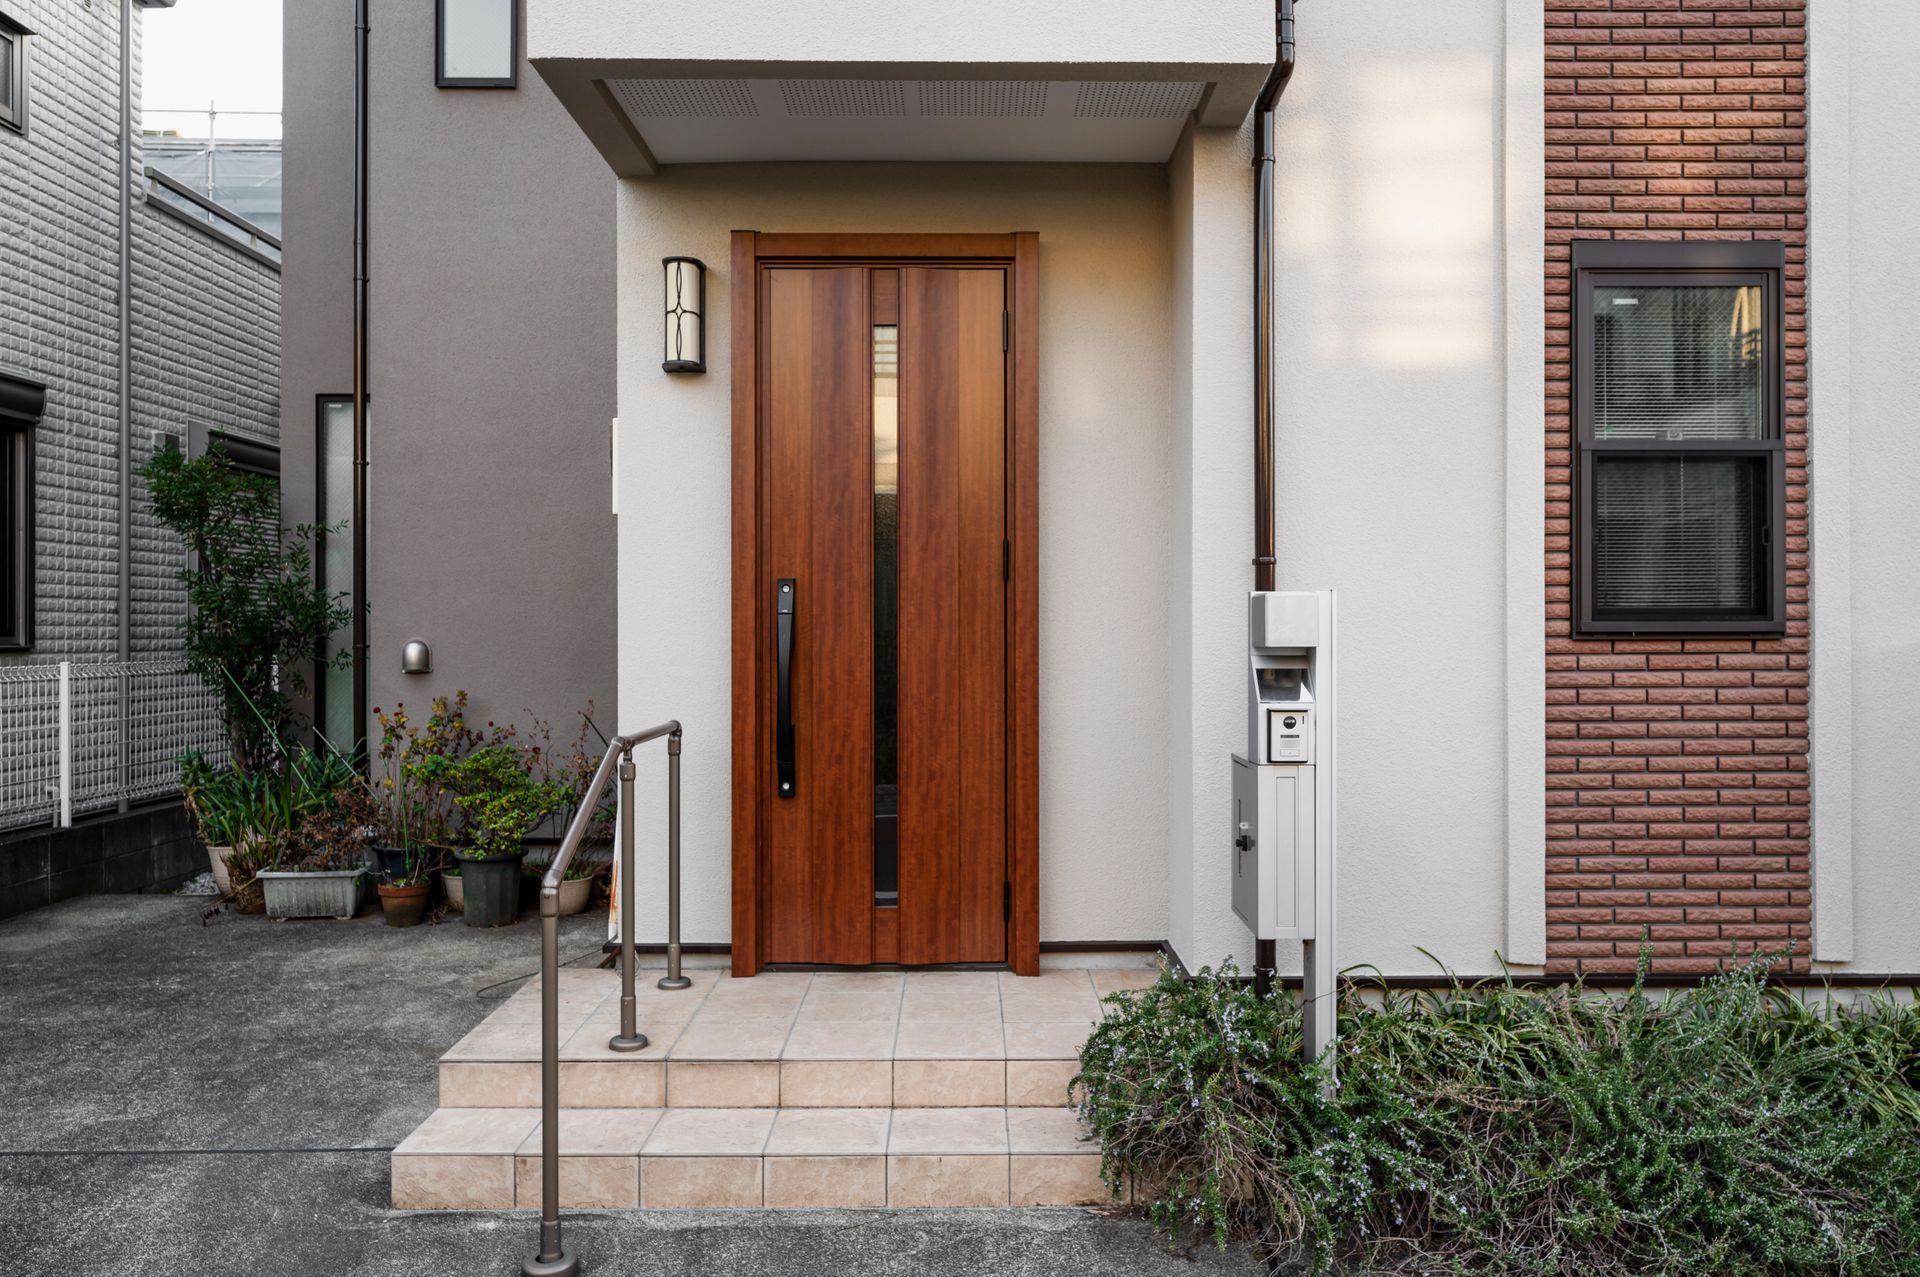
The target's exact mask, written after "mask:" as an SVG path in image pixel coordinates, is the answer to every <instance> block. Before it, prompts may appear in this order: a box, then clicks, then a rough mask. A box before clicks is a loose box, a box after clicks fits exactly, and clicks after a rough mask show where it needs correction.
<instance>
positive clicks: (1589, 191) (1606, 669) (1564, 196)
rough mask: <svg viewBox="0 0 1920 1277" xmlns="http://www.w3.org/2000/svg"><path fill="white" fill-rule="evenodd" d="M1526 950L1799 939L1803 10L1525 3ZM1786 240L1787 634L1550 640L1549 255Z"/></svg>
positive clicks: (1567, 604) (1725, 1)
mask: <svg viewBox="0 0 1920 1277" xmlns="http://www.w3.org/2000/svg"><path fill="white" fill-rule="evenodd" d="M1546 18H1547V53H1546V56H1547V66H1546V93H1547V100H1546V112H1547V118H1546V159H1547V545H1546V570H1547V617H1546V635H1547V720H1548V721H1547V738H1548V739H1547V755H1548V757H1547V773H1548V774H1547V787H1548V805H1549V810H1548V827H1547V838H1548V842H1547V952H1548V965H1549V968H1550V969H1551V970H1554V971H1559V972H1566V971H1573V970H1583V971H1590V972H1601V971H1622V970H1630V969H1631V968H1632V966H1633V963H1634V960H1635V956H1636V954H1637V952H1638V950H1639V946H1640V943H1641V937H1642V933H1643V931H1645V932H1647V933H1649V934H1650V935H1651V938H1652V942H1653V946H1654V953H1655V960H1656V967H1657V969H1659V970H1663V971H1667V972H1671V973H1681V972H1691V971H1701V970H1710V969H1712V968H1713V967H1715V966H1717V965H1720V964H1721V963H1723V962H1725V961H1726V960H1727V958H1728V957H1729V955H1730V954H1731V953H1732V952H1733V950H1734V949H1735V947H1736V946H1737V947H1738V949H1739V951H1740V952H1741V953H1743V954H1744V953H1746V952H1748V951H1750V950H1751V949H1752V947H1753V946H1754V945H1755V944H1758V945H1760V946H1761V947H1762V948H1763V949H1770V950H1771V949H1779V948H1781V947H1783V946H1784V945H1785V944H1786V943H1787V942H1788V941H1789V940H1794V941H1796V942H1797V944H1796V948H1797V953H1796V956H1795V960H1794V966H1795V967H1796V968H1799V969H1805V967H1806V965H1807V964H1806V950H1807V937H1808V936H1809V934H1810V917H1811V910H1810V894H1809V886H1810V882H1809V873H1808V821H1809V819H1810V813H1809V802H1808V777H1807V652H1808V638H1807V586H1808V574H1807V520H1806V494H1807V489H1806V464H1807V456H1806V444H1807V417H1806V226H1807V217H1806V207H1807V205H1806V81H1805V78H1804V75H1805V53H1806V48H1805V45H1806V31H1805V3H1804V0H1546ZM1577 239H1668V240H1674V239H1777V240H1781V241H1783V242H1784V244H1785V245H1786V261H1787V270H1786V297H1785V302H1786V413H1785V429H1786V445H1787V463H1786V466H1787V530H1786V535H1787V616H1788V626H1787V635H1786V637H1785V638H1783V639H1756V640H1746V639H1739V638H1732V639H1729V638H1725V637H1719V638H1713V639H1689V640H1657V641H1644V640H1627V639H1601V640H1592V639H1575V638H1573V637H1571V624H1570V618H1571V615H1572V599H1571V590H1570V583H1571V553H1572V538H1571V531H1572V529H1571V513H1572V512H1571V500H1572V471H1571V461H1572V455H1573V454H1572V439H1571V416H1570V402H1569V393H1570V387H1569V383H1568V377H1569V361H1568V353H1569V349H1570V345H1569V343H1570V341H1571V331H1570V315H1571V312H1570V291H1571V277H1570V269H1569V257H1570V250H1569V248H1568V244H1569V243H1570V242H1571V241H1573V240H1577Z"/></svg>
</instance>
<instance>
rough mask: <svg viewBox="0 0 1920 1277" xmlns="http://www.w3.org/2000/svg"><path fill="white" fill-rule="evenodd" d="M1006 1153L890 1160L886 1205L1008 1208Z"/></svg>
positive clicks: (888, 1164) (919, 1155) (929, 1156)
mask: <svg viewBox="0 0 1920 1277" xmlns="http://www.w3.org/2000/svg"><path fill="white" fill-rule="evenodd" d="M1006 1204H1007V1158H1006V1155H1005V1154H986V1155H981V1154H970V1155H962V1156H953V1155H945V1154H930V1155H929V1154H914V1155H908V1156H904V1157H902V1156H894V1157H889V1158H887V1205H888V1206H892V1207H903V1208H911V1207H938V1206H1005V1205H1006Z"/></svg>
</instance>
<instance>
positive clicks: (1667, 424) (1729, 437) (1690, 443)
mask: <svg viewBox="0 0 1920 1277" xmlns="http://www.w3.org/2000/svg"><path fill="white" fill-rule="evenodd" d="M1573 266H1574V275H1575V306H1574V325H1575V328H1574V341H1575V349H1574V381H1575V387H1574V390H1575V396H1574V412H1575V418H1576V420H1575V425H1576V432H1575V439H1576V446H1577V450H1578V457H1577V460H1578V467H1577V475H1576V487H1577V493H1576V506H1575V511H1574V516H1575V517H1574V522H1575V528H1576V531H1577V534H1578V540H1577V542H1576V546H1575V558H1576V564H1577V571H1576V574H1575V586H1574V589H1575V604H1576V611H1575V623H1576V627H1577V628H1578V629H1579V630H1581V631H1583V632H1588V633H1602V634H1604V633H1633V632H1640V631H1645V632H1652V633H1686V632H1690V631H1699V632H1712V633H1727V632H1769V633H1777V632H1779V631H1780V630H1782V629H1784V628H1785V612H1784V607H1783V601H1782V600H1783V595H1784V592H1785V580H1784V576H1785V558H1784V554H1783V547H1782V544H1781V541H1782V537H1781V536H1780V534H1779V533H1780V529H1781V526H1782V524H1783V523H1784V521H1785V517H1786V515H1785V504H1784V490H1785V478H1786V476H1785V445H1784V442H1783V440H1782V431H1781V428H1780V427H1781V422H1780V413H1781V405H1782V400H1783V385H1782V380H1781V379H1782V371H1781V369H1782V354H1781V350H1780V348H1779V343H1780V316H1779V305H1780V301H1779V299H1780V291H1781V280H1782V277H1783V272H1784V250H1783V248H1782V246H1781V245H1780V244H1778V243H1763V242H1758V241H1754V242H1746V243H1738V244H1734V243H1711V242H1700V243H1687V242H1680V243H1651V244H1649V243H1635V242H1627V241H1617V242H1615V241H1584V242H1577V243H1575V244H1574V245H1573Z"/></svg>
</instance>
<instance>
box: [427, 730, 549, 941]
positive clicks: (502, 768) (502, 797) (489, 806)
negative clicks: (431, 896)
mask: <svg viewBox="0 0 1920 1277" xmlns="http://www.w3.org/2000/svg"><path fill="white" fill-rule="evenodd" d="M533 765H534V760H532V759H531V758H529V756H528V755H527V754H526V753H524V752H523V751H522V750H520V749H519V748H518V747H517V746H515V745H512V744H509V743H505V742H501V743H497V744H489V745H482V746H480V747H479V748H477V749H475V750H474V751H473V752H472V753H470V754H468V755H467V756H466V757H465V758H463V759H460V760H459V761H458V762H457V763H454V764H453V765H452V767H451V768H450V769H449V773H448V781H449V790H450V792H451V793H452V794H453V801H454V802H455V803H456V804H458V805H459V807H460V809H461V810H462V811H464V812H465V813H466V817H467V833H468V835H469V836H470V837H471V838H472V840H473V843H472V846H470V847H467V848H463V849H461V850H459V851H457V852H455V853H454V858H455V859H456V860H457V861H458V862H459V864H460V879H461V885H462V889H463V891H464V892H465V896H466V915H467V925H468V926H470V927H505V926H510V925H512V923H513V921H514V919H515V918H517V917H518V916H519V913H520V862H521V859H522V857H523V856H524V855H525V850H526V849H525V841H526V837H527V835H528V834H529V833H531V832H532V831H533V830H534V829H535V828H536V827H537V826H538V825H540V823H541V822H542V821H545V820H546V819H547V818H548V817H550V816H552V815H553V814H554V813H555V812H556V811H559V810H560V809H561V808H562V807H564V806H565V805H566V803H567V801H568V799H569V798H570V797H571V796H572V793H573V791H572V788H571V787H570V786H568V785H567V784H565V783H564V782H561V781H557V780H551V779H544V778H536V777H535V776H534V775H533Z"/></svg>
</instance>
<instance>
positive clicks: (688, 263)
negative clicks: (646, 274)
mask: <svg viewBox="0 0 1920 1277" xmlns="http://www.w3.org/2000/svg"><path fill="white" fill-rule="evenodd" d="M660 264H661V265H662V266H663V267H665V268H666V286H667V343H666V360H665V362H663V363H662V364H661V365H660V367H661V368H662V369H664V370H665V371H667V372H705V371H706V370H707V264H706V263H705V262H703V261H701V260H700V259H699V258H697V257H663V258H661V259H660Z"/></svg>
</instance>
